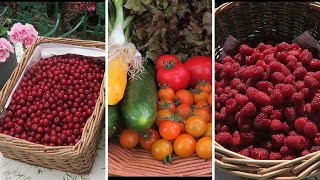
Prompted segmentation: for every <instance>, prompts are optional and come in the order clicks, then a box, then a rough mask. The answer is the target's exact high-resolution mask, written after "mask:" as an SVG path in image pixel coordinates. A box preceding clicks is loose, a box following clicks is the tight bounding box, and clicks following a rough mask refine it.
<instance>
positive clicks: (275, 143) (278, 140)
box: [271, 134, 285, 148]
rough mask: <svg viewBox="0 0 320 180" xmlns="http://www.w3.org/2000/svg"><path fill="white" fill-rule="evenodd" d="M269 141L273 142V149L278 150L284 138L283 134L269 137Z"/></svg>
mask: <svg viewBox="0 0 320 180" xmlns="http://www.w3.org/2000/svg"><path fill="white" fill-rule="evenodd" d="M271 139H272V142H273V143H272V145H273V146H274V147H277V148H279V147H281V146H283V143H284V139H285V136H284V134H275V135H272V136H271Z"/></svg>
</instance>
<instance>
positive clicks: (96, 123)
mask: <svg viewBox="0 0 320 180" xmlns="http://www.w3.org/2000/svg"><path fill="white" fill-rule="evenodd" d="M41 43H62V44H70V45H77V46H85V47H96V48H100V49H105V43H104V42H97V41H84V40H75V39H67V38H44V37H39V38H38V39H37V40H36V41H35V42H34V43H33V45H32V46H31V47H30V48H29V49H28V50H27V51H26V52H25V54H24V56H23V58H22V60H21V62H20V63H19V65H18V66H17V67H16V69H15V70H14V72H13V73H12V74H11V77H10V78H9V80H8V81H7V83H6V84H5V86H4V87H3V89H2V90H1V92H0V109H2V110H3V107H4V105H5V102H6V100H7V98H8V96H9V95H10V92H11V91H12V89H13V87H14V86H15V84H16V83H17V80H18V79H19V77H20V76H21V73H22V72H23V70H24V68H25V67H26V64H27V62H28V61H29V58H30V56H31V55H32V53H33V52H34V50H35V48H36V47H37V46H38V45H39V44H41ZM104 81H105V80H103V83H102V85H101V89H100V94H99V98H98V100H97V103H96V105H95V109H94V111H93V113H92V115H91V116H90V117H89V119H88V120H87V122H86V125H85V127H84V130H83V133H82V136H81V139H80V140H79V141H78V142H77V143H76V145H75V146H55V147H51V146H44V145H41V144H36V143H32V142H29V141H26V140H22V139H18V138H15V137H12V136H8V135H5V134H0V152H1V153H2V154H3V156H5V157H7V158H11V159H15V160H19V161H22V162H25V163H29V164H33V165H38V166H43V167H47V168H52V169H58V170H63V171H68V172H73V173H77V174H85V173H89V172H90V171H91V168H92V165H93V161H94V159H95V156H96V153H97V146H98V143H99V139H100V137H101V129H102V126H103V119H104V108H105V93H104V92H105V87H104Z"/></svg>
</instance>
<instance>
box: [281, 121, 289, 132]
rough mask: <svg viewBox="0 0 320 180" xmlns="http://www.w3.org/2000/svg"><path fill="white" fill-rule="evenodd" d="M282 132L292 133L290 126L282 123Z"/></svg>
mask: <svg viewBox="0 0 320 180" xmlns="http://www.w3.org/2000/svg"><path fill="white" fill-rule="evenodd" d="M282 130H283V132H285V133H288V132H289V131H290V127H289V125H288V124H287V123H286V122H283V123H282Z"/></svg>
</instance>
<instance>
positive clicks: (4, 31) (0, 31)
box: [0, 26, 8, 37]
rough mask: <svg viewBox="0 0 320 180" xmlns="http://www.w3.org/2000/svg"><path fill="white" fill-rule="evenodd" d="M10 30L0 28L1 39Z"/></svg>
mask: <svg viewBox="0 0 320 180" xmlns="http://www.w3.org/2000/svg"><path fill="white" fill-rule="evenodd" d="M7 31H8V28H6V27H3V26H0V37H3V36H5V35H6V34H7Z"/></svg>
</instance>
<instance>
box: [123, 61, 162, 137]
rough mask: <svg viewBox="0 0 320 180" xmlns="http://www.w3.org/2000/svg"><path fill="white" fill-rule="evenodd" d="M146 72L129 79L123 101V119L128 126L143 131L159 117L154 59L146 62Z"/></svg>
mask: <svg viewBox="0 0 320 180" xmlns="http://www.w3.org/2000/svg"><path fill="white" fill-rule="evenodd" d="M144 68H145V70H146V74H144V75H142V76H140V79H136V80H133V81H128V84H127V87H126V91H125V94H124V97H123V99H122V102H121V120H123V122H124V125H125V126H126V127H127V128H130V129H133V130H136V131H139V132H142V131H146V130H147V129H148V128H150V127H151V126H152V124H153V123H154V121H155V119H156V117H157V102H158V99H157V85H156V81H155V69H154V64H153V63H152V61H149V62H145V63H144Z"/></svg>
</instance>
